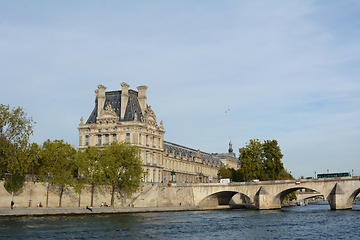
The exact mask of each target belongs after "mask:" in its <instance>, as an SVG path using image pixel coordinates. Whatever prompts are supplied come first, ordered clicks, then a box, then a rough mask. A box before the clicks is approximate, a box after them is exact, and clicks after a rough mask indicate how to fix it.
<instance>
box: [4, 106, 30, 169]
mask: <svg viewBox="0 0 360 240" xmlns="http://www.w3.org/2000/svg"><path fill="white" fill-rule="evenodd" d="M34 124H35V122H34V121H33V120H32V118H31V117H30V118H28V117H27V114H26V113H25V112H24V111H23V109H22V108H21V107H17V108H12V109H11V108H10V106H9V105H4V104H0V168H1V171H2V172H10V173H15V172H17V173H20V174H24V173H25V172H26V171H27V170H28V169H27V168H28V167H29V163H28V161H27V160H28V159H27V158H26V154H25V153H24V152H25V149H26V148H28V141H29V137H30V136H31V135H32V134H33V125H34Z"/></svg>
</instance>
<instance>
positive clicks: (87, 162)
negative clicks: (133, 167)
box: [76, 147, 106, 207]
mask: <svg viewBox="0 0 360 240" xmlns="http://www.w3.org/2000/svg"><path fill="white" fill-rule="evenodd" d="M100 155H101V150H100V149H99V148H98V147H87V148H86V149H85V151H83V152H78V160H77V166H78V171H79V173H78V175H79V176H78V181H77V184H76V187H77V188H78V189H79V191H81V189H83V188H85V187H86V184H88V185H89V186H90V188H91V189H90V190H91V200H90V206H91V207H92V206H93V199H94V191H95V189H96V188H98V189H99V190H102V186H103V185H104V184H105V177H106V176H105V169H106V166H105V165H104V164H101V163H100Z"/></svg>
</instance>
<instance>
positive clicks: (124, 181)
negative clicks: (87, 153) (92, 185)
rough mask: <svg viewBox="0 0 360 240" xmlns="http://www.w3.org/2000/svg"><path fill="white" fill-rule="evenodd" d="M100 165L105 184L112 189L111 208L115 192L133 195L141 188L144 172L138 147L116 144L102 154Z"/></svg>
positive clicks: (122, 143)
mask: <svg viewBox="0 0 360 240" xmlns="http://www.w3.org/2000/svg"><path fill="white" fill-rule="evenodd" d="M100 163H101V164H102V165H103V167H102V169H104V174H105V176H106V177H105V179H104V182H105V184H106V185H107V186H110V187H111V206H114V197H115V196H114V195H115V192H117V191H120V190H121V191H123V192H124V193H125V194H132V193H133V192H135V191H136V190H137V189H138V188H139V187H140V180H141V178H142V176H143V174H144V171H143V168H142V163H141V159H140V156H139V149H138V148H137V147H136V146H134V145H131V144H130V143H126V142H121V143H118V142H114V143H112V144H111V145H109V146H108V147H107V148H105V149H104V150H103V151H102V152H101V157H100Z"/></svg>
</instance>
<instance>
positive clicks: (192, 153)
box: [164, 141, 224, 166]
mask: <svg viewBox="0 0 360 240" xmlns="http://www.w3.org/2000/svg"><path fill="white" fill-rule="evenodd" d="M164 150H167V154H168V155H169V154H170V153H172V152H174V156H175V157H177V156H179V155H180V153H181V156H182V157H185V156H186V154H187V160H189V161H193V159H194V157H196V156H197V150H195V149H192V148H188V147H184V146H181V145H178V144H175V143H171V142H167V141H164ZM200 154H201V156H202V163H204V164H208V163H209V164H216V165H220V166H224V164H223V163H222V162H221V161H220V159H218V158H217V157H215V156H214V155H212V154H210V153H206V152H201V151H200Z"/></svg>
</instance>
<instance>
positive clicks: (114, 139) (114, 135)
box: [113, 134, 116, 142]
mask: <svg viewBox="0 0 360 240" xmlns="http://www.w3.org/2000/svg"><path fill="white" fill-rule="evenodd" d="M113 142H116V134H113Z"/></svg>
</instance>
